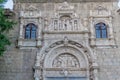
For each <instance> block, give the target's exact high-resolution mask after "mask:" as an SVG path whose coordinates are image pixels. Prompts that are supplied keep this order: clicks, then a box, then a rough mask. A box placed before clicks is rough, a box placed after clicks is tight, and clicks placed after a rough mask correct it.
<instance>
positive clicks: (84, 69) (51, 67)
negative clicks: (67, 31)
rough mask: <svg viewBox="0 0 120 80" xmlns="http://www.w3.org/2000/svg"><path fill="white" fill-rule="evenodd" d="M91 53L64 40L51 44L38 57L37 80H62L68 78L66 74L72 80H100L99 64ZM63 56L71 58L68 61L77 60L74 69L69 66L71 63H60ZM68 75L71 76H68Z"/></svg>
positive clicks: (73, 42) (76, 44)
mask: <svg viewBox="0 0 120 80" xmlns="http://www.w3.org/2000/svg"><path fill="white" fill-rule="evenodd" d="M90 52H91V51H90V50H89V48H87V47H84V46H83V45H81V44H79V43H77V42H75V41H70V40H64V41H58V42H55V43H53V44H51V45H50V46H49V47H48V48H44V49H43V50H41V53H39V54H38V55H37V60H36V65H35V75H34V77H35V80H40V79H41V80H51V79H52V80H53V79H54V80H55V79H57V80H59V79H60V80H62V79H64V78H65V77H66V74H67V77H68V78H69V79H70V80H71V79H80V80H98V79H97V64H96V63H95V62H94V61H93V60H94V59H92V58H93V56H91V55H92V54H91V53H90ZM61 56H62V57H64V58H63V59H66V58H69V59H68V60H70V59H72V58H73V59H74V60H75V62H73V65H74V67H71V66H72V65H69V66H68V64H70V62H69V63H68V62H67V61H66V62H61V61H60V62H59V60H58V58H60V57H61ZM65 57H66V58H65ZM63 61H65V60H63ZM71 61H72V60H71ZM55 63H57V65H56V64H55ZM59 63H60V64H61V65H63V64H64V65H63V67H61V65H59ZM71 64H72V62H71ZM75 65H76V66H75ZM67 66H68V67H67ZM62 71H63V72H62ZM61 72H62V74H61ZM68 73H70V74H69V75H68ZM75 75H76V76H75Z"/></svg>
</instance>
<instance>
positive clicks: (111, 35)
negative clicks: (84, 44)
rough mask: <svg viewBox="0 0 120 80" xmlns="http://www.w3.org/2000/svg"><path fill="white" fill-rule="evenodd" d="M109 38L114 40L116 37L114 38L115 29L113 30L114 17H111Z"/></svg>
mask: <svg viewBox="0 0 120 80" xmlns="http://www.w3.org/2000/svg"><path fill="white" fill-rule="evenodd" d="M109 38H110V39H113V38H114V36H113V28H112V17H111V16H110V17H109Z"/></svg>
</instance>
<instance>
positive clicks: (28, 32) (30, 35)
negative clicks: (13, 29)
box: [25, 23, 37, 39]
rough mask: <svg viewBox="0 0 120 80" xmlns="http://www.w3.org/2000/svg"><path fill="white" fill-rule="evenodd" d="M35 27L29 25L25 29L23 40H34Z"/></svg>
mask: <svg viewBox="0 0 120 80" xmlns="http://www.w3.org/2000/svg"><path fill="white" fill-rule="evenodd" d="M36 32H37V27H36V26H35V25H34V24H32V23H30V24H28V25H27V26H26V27H25V39H36Z"/></svg>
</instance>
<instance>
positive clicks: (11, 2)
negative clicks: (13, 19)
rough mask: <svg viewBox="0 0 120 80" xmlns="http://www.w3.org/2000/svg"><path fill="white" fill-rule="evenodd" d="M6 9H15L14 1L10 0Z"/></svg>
mask: <svg viewBox="0 0 120 80" xmlns="http://www.w3.org/2000/svg"><path fill="white" fill-rule="evenodd" d="M4 7H5V8H9V9H13V1H12V0H8V2H6V4H5V5H4Z"/></svg>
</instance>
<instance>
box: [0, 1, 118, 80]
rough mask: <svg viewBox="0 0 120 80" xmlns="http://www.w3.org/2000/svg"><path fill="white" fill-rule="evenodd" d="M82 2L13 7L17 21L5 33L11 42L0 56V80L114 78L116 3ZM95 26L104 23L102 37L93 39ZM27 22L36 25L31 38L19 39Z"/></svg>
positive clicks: (115, 72)
mask: <svg viewBox="0 0 120 80" xmlns="http://www.w3.org/2000/svg"><path fill="white" fill-rule="evenodd" d="M20 1H21V2H23V0H20ZM24 1H26V0H24ZM34 1H37V0H34ZM39 1H43V0H39ZM44 1H46V0H44ZM50 1H53V0H50ZM60 1H62V0H60ZM71 1H72V0H71ZM74 1H77V0H74ZM79 1H81V0H79ZM84 1H85V2H86V3H81V2H80V3H74V2H73V3H72V2H71V3H69V1H68V3H67V2H64V3H59V1H58V2H57V3H52V2H51V3H40V2H39V3H28V2H24V3H15V5H14V6H15V7H14V12H15V13H16V17H15V19H16V21H18V22H19V23H18V24H17V25H16V27H15V28H14V29H13V30H11V32H10V34H9V36H10V39H11V41H12V42H13V44H12V45H11V46H10V47H8V49H7V51H6V52H5V54H4V55H3V56H1V57H0V80H46V79H48V80H49V79H53V78H56V79H58V78H61V77H62V78H63V79H64V77H68V79H76V78H78V79H82V80H120V77H119V75H120V67H119V66H120V36H119V34H120V26H119V25H120V22H119V21H120V18H119V17H120V15H119V13H118V12H117V11H118V9H119V8H118V6H117V1H111V0H109V1H108V0H106V2H104V1H105V0H103V1H102V0H99V2H97V1H98V0H97V1H95V2H92V1H89V0H84ZM99 22H103V23H105V24H107V31H108V32H107V34H108V38H106V39H100V38H98V39H96V34H95V24H97V23H99ZM29 23H34V24H35V25H37V38H36V39H32V40H31V39H25V38H24V34H25V32H24V31H25V26H26V25H27V24H29ZM62 78H61V80H62Z"/></svg>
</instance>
